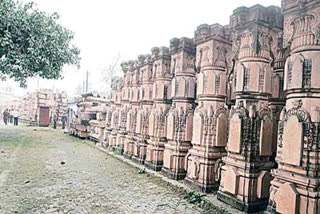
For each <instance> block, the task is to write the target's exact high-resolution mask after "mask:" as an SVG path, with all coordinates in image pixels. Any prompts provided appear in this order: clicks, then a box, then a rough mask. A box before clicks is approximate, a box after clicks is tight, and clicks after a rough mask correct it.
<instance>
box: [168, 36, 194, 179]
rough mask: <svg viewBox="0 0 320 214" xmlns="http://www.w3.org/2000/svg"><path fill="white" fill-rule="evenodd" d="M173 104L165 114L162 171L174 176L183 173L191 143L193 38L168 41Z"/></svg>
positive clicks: (179, 175) (182, 174)
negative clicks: (165, 124)
mask: <svg viewBox="0 0 320 214" xmlns="http://www.w3.org/2000/svg"><path fill="white" fill-rule="evenodd" d="M170 54H171V74H172V75H173V79H172V82H171V95H172V106H171V108H170V110H169V113H168V116H167V126H166V129H167V131H166V137H167V140H168V142H167V143H165V150H164V157H163V167H162V173H163V174H164V175H166V176H168V177H170V178H173V179H175V180H180V179H184V177H185V176H186V172H187V171H186V168H185V159H186V155H187V153H188V150H189V149H190V147H191V139H192V125H193V124H192V123H193V112H194V107H195V105H194V99H195V96H196V80H195V65H194V59H195V46H194V43H193V40H192V39H189V38H181V39H177V38H174V39H172V40H171V41H170Z"/></svg>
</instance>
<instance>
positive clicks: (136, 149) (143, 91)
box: [132, 54, 154, 164]
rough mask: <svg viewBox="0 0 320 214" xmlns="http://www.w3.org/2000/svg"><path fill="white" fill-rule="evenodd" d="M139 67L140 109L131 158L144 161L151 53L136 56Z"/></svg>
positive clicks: (147, 136)
mask: <svg viewBox="0 0 320 214" xmlns="http://www.w3.org/2000/svg"><path fill="white" fill-rule="evenodd" d="M138 62H139V67H140V82H141V86H140V91H139V94H140V109H139V110H138V113H137V125H136V133H137V138H136V142H135V144H134V145H133V157H132V158H133V160H135V161H136V162H139V163H142V164H143V163H144V161H145V159H146V156H147V141H148V140H149V139H150V138H149V116H150V112H151V109H152V106H153V100H152V89H153V80H154V77H153V74H152V65H153V64H152V60H151V55H149V54H148V55H140V56H139V57H138Z"/></svg>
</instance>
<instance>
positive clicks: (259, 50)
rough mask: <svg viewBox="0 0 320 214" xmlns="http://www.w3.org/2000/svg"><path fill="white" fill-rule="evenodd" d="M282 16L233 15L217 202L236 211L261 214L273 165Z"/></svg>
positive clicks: (264, 11)
mask: <svg viewBox="0 0 320 214" xmlns="http://www.w3.org/2000/svg"><path fill="white" fill-rule="evenodd" d="M282 25H283V17H282V14H281V9H280V8H278V7H274V6H271V7H267V8H265V7H262V6H260V5H256V6H253V7H251V8H246V7H241V8H238V9H236V10H235V11H234V13H233V15H232V16H231V23H230V27H231V29H232V31H233V34H234V41H233V51H234V53H233V59H232V60H233V61H234V62H235V64H234V71H233V72H234V78H235V83H236V87H235V92H234V93H235V95H236V106H235V107H233V108H232V110H231V112H230V126H229V136H228V144H227V156H226V157H224V158H223V164H224V165H223V166H222V170H221V182H220V187H219V192H218V199H220V200H222V201H224V202H226V203H228V204H231V205H232V206H234V207H236V208H237V209H239V210H242V211H246V212H257V211H260V210H262V209H265V207H266V205H267V201H268V197H269V186H270V180H271V174H270V170H271V169H272V168H273V167H274V162H273V161H272V159H273V158H272V157H273V153H272V148H274V146H273V143H275V142H273V141H272V130H273V121H274V118H273V114H272V111H271V109H270V108H269V107H268V103H269V98H270V97H271V95H272V88H271V86H272V75H273V68H272V64H273V62H274V51H275V50H276V45H275V43H274V42H273V41H277V37H278V34H279V33H280V32H281V31H282Z"/></svg>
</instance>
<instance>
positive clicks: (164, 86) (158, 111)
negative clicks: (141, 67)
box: [145, 47, 172, 171]
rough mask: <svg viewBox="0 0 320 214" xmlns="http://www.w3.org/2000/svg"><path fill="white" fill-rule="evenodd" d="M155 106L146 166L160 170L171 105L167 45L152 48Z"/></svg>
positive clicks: (152, 114)
mask: <svg viewBox="0 0 320 214" xmlns="http://www.w3.org/2000/svg"><path fill="white" fill-rule="evenodd" d="M151 51H152V60H153V69H152V71H153V76H154V79H155V81H154V83H153V90H152V93H153V95H152V98H153V102H154V103H153V106H152V110H151V113H150V117H149V136H150V139H149V140H148V146H147V157H146V161H145V166H146V167H148V168H150V169H153V170H156V171H159V170H161V167H162V165H163V151H164V144H165V143H166V142H167V139H166V136H167V135H166V117H167V114H168V111H169V109H170V106H171V94H170V93H171V90H170V89H171V79H172V74H171V71H170V60H171V59H170V54H169V49H168V48H167V47H161V48H157V47H156V48H152V50H151Z"/></svg>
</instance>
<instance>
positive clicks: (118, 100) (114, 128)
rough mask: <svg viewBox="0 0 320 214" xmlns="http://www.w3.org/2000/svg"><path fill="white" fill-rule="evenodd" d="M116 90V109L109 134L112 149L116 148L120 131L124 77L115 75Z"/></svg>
mask: <svg viewBox="0 0 320 214" xmlns="http://www.w3.org/2000/svg"><path fill="white" fill-rule="evenodd" d="M114 84H115V85H114V87H115V89H114V91H113V100H114V102H113V104H114V111H113V112H112V117H111V133H110V135H109V146H110V148H112V150H115V148H116V145H117V135H118V131H119V125H120V124H119V122H120V121H119V118H120V110H121V94H122V93H121V91H122V87H123V78H122V77H115V80H114Z"/></svg>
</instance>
